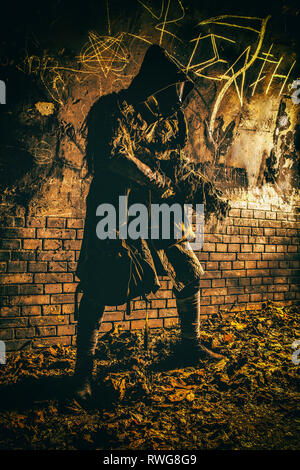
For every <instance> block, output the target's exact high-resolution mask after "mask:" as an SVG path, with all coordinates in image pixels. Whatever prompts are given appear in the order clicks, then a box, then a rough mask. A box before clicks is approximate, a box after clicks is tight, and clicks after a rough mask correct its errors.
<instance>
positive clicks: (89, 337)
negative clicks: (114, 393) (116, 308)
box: [74, 294, 105, 400]
mask: <svg viewBox="0 0 300 470" xmlns="http://www.w3.org/2000/svg"><path fill="white" fill-rule="evenodd" d="M104 308H105V306H104V305H100V306H99V305H96V304H95V303H94V302H92V301H91V299H89V297H88V296H87V295H86V294H84V295H83V297H82V299H81V302H80V306H79V312H78V323H77V339H76V346H77V355H76V365H75V374H74V379H75V391H74V392H75V397H77V398H79V399H81V400H85V399H87V398H89V397H90V396H91V379H92V373H93V366H94V355H95V349H96V345H97V339H98V330H99V321H100V319H101V317H102V315H103V312H104Z"/></svg>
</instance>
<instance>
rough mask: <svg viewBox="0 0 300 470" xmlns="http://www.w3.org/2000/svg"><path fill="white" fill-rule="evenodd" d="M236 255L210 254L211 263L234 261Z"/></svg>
mask: <svg viewBox="0 0 300 470" xmlns="http://www.w3.org/2000/svg"><path fill="white" fill-rule="evenodd" d="M235 259H236V253H210V260H211V261H234V260H235Z"/></svg>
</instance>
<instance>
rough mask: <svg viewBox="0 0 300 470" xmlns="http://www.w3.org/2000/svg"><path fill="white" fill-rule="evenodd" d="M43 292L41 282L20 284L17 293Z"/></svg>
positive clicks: (32, 293)
mask: <svg viewBox="0 0 300 470" xmlns="http://www.w3.org/2000/svg"><path fill="white" fill-rule="evenodd" d="M43 293H44V289H43V284H22V285H20V286H19V295H34V294H43Z"/></svg>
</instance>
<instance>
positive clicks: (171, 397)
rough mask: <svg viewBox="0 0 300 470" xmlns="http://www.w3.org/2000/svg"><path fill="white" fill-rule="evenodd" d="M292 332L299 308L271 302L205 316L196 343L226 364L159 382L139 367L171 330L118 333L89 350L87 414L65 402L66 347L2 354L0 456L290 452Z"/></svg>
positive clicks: (163, 346) (297, 440)
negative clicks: (28, 452)
mask: <svg viewBox="0 0 300 470" xmlns="http://www.w3.org/2000/svg"><path fill="white" fill-rule="evenodd" d="M299 325H300V308H299V306H295V305H294V306H288V307H281V306H278V305H277V304H273V303H271V302H268V303H266V304H264V305H263V308H262V309H261V310H256V311H253V312H238V313H236V314H234V315H229V314H227V315H222V314H218V315H215V316H211V317H210V318H209V319H208V320H203V321H202V324H201V331H202V333H201V335H202V341H204V343H205V345H207V346H209V347H214V348H215V349H216V350H218V351H219V352H220V353H222V354H224V355H225V356H226V358H225V359H222V360H220V361H219V362H216V363H211V362H208V361H204V360H203V361H199V364H198V365H197V367H187V368H181V369H180V368H177V369H170V370H166V371H161V372H154V371H151V369H149V367H148V366H149V364H151V363H156V362H159V361H160V360H162V359H164V358H165V357H167V356H168V354H169V353H170V351H171V350H172V348H173V346H174V345H175V343H176V341H177V340H178V338H179V329H178V328H170V329H148V328H146V329H145V331H136V332H135V331H122V330H121V329H120V328H117V329H115V330H113V332H112V333H109V334H106V335H105V336H103V337H102V338H101V339H100V340H99V342H98V349H97V353H96V361H95V362H96V367H95V371H94V383H93V391H94V399H93V402H92V403H90V404H89V406H88V407H83V406H81V404H79V403H77V402H76V401H74V400H72V399H71V396H70V395H69V394H68V390H69V389H70V383H71V382H70V381H71V377H72V374H73V371H74V363H75V357H76V349H75V348H74V347H72V346H61V345H57V346H51V347H50V348H47V349H38V350H28V351H20V352H17V353H15V354H11V355H9V358H8V362H7V364H6V365H5V367H3V366H2V369H0V398H1V409H0V449H105V450H108V449H111V450H114V449H115V450H116V449H132V450H134V449H146V450H147V449H148V450H149V449H151V450H152V449H153V450H163V449H167V450H195V449H299V447H300V387H299V385H300V374H299V371H300V368H299V367H300V365H297V364H294V363H293V361H292V353H293V349H292V343H293V342H294V341H295V340H297V339H300V327H299ZM47 380H48V382H47ZM55 380H56V381H57V382H58V385H56V387H54V389H53V383H55ZM43 381H44V382H45V381H46V382H45V383H44V385H43V386H40V382H43ZM49 381H50V382H49ZM51 381H52V382H51ZM68 381H69V382H68ZM47 383H48V385H47ZM49 384H50V385H49ZM51 384H52V385H51ZM51 387H52V391H53V393H52V394H51V393H50V392H49V390H50V389H51ZM5 393H6V395H5ZM5 396H6V397H7V398H6V400H7V401H6V402H5ZM3 397H4V398H3ZM6 404H7V405H6Z"/></svg>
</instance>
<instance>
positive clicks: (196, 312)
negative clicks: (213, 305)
mask: <svg viewBox="0 0 300 470" xmlns="http://www.w3.org/2000/svg"><path fill="white" fill-rule="evenodd" d="M175 295H176V304H177V311H178V316H179V319H180V326H181V341H180V344H179V348H178V354H179V355H182V359H183V360H185V361H187V363H189V362H191V363H192V362H194V361H197V360H198V359H201V358H208V359H212V360H220V359H222V358H223V357H224V356H222V355H221V354H218V353H216V352H214V351H212V350H211V349H209V348H207V347H206V346H204V345H203V344H202V343H201V340H200V290H199V285H191V286H187V287H186V288H184V289H183V290H182V291H181V292H180V293H179V292H178V293H176V292H175Z"/></svg>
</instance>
